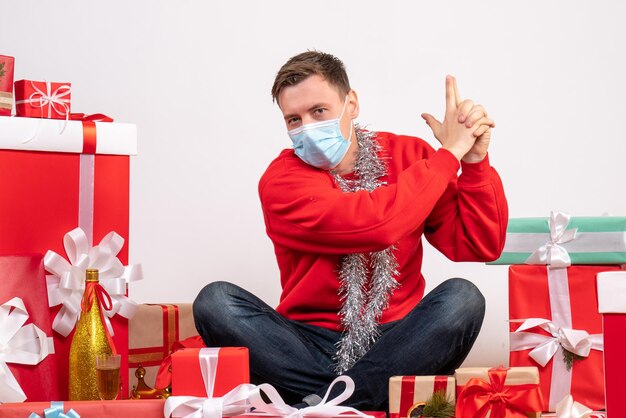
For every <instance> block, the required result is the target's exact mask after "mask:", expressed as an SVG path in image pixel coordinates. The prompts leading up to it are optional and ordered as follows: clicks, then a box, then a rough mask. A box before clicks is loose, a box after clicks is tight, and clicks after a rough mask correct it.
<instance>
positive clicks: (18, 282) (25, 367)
mask: <svg viewBox="0 0 626 418" xmlns="http://www.w3.org/2000/svg"><path fill="white" fill-rule="evenodd" d="M0 283H2V286H0V305H4V306H5V308H4V309H6V311H5V312H4V313H5V314H7V313H9V311H12V312H15V309H17V308H9V305H5V304H6V303H7V302H9V301H10V300H12V299H14V298H19V299H20V300H21V301H22V303H23V305H24V308H25V310H26V315H27V317H26V318H24V319H25V320H26V322H24V324H23V325H21V324H19V323H17V324H13V325H12V326H9V325H8V324H7V323H8V322H11V321H10V320H9V318H8V317H6V316H2V315H0V316H1V321H0V345H4V347H3V349H2V351H0V366H1V365H2V364H3V363H5V364H6V365H8V373H7V370H6V369H5V370H4V372H0V403H2V402H7V401H12V402H19V401H21V400H23V396H24V395H25V397H26V399H27V400H29V401H44V400H48V399H57V398H59V396H60V390H59V384H58V381H57V379H56V377H57V376H58V373H57V362H56V359H55V355H54V354H48V355H47V356H46V357H45V358H43V360H41V361H40V362H39V363H38V364H32V363H33V361H29V360H28V358H24V351H23V350H24V349H25V347H29V346H30V347H33V345H32V344H28V346H26V345H24V343H23V341H22V342H21V343H18V344H11V343H9V341H7V340H8V339H9V338H12V337H17V339H21V338H24V334H20V335H18V334H17V333H16V332H17V329H18V328H23V327H31V328H32V325H28V324H34V326H36V327H37V328H38V329H39V330H41V331H42V332H43V334H44V335H45V337H44V338H46V337H51V336H52V329H51V327H50V323H51V321H50V308H48V303H47V295H46V292H47V291H46V280H45V276H44V269H43V260H42V257H41V255H23V256H0ZM13 306H15V305H13ZM24 319H23V320H24ZM5 321H7V323H5ZM20 322H21V321H20ZM24 331H26V330H24ZM8 334H11V335H8ZM7 343H9V344H7ZM36 345H37V344H36V343H35V346H36ZM28 351H30V350H28ZM20 357H21V358H20ZM27 357H30V356H27ZM29 363H30V364H29ZM13 379H15V381H13ZM11 381H13V385H11ZM15 384H17V385H19V387H20V388H21V392H23V395H16V392H15V391H14V389H15V388H13V390H12V389H11V386H15ZM16 396H18V397H20V398H21V399H18V398H16ZM1 415H2V414H1V413H0V416H1Z"/></svg>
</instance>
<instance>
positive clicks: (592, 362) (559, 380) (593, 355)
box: [509, 266, 620, 411]
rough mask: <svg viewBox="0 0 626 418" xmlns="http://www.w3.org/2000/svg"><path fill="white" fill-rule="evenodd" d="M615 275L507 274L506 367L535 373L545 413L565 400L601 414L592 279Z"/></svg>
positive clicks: (527, 270) (565, 271)
mask: <svg viewBox="0 0 626 418" xmlns="http://www.w3.org/2000/svg"><path fill="white" fill-rule="evenodd" d="M619 269H620V267H619V266H572V267H568V268H552V267H546V266H511V267H510V268H509V318H510V320H511V323H510V330H511V333H510V348H511V352H510V357H509V359H510V360H509V361H510V365H511V366H537V367H538V368H539V375H540V377H541V390H542V392H543V399H544V407H543V409H544V410H545V411H554V410H555V409H556V404H557V403H558V402H559V401H560V400H562V399H563V398H564V397H565V396H566V395H568V394H572V395H573V397H574V399H575V400H577V401H578V402H580V403H582V404H584V405H587V406H588V407H589V408H592V409H594V410H601V409H604V389H603V386H604V385H603V382H604V378H603V371H602V361H603V360H602V359H603V353H602V318H601V316H600V314H598V306H597V301H596V297H595V295H596V274H597V273H599V272H601V271H607V270H619ZM564 350H567V352H566V351H564ZM569 353H572V354H569ZM574 358H576V359H574Z"/></svg>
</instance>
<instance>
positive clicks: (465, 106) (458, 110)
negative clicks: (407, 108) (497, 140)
mask: <svg viewBox="0 0 626 418" xmlns="http://www.w3.org/2000/svg"><path fill="white" fill-rule="evenodd" d="M422 118H424V120H425V121H426V123H427V124H428V126H429V127H430V129H431V130H432V131H433V135H434V136H435V138H437V140H438V141H439V142H440V143H441V145H442V147H443V148H445V149H447V150H448V151H450V152H451V153H452V154H454V156H455V157H457V159H458V160H461V159H462V160H463V161H465V162H478V161H482V159H483V158H485V156H486V155H487V149H488V147H489V141H490V139H491V131H490V128H493V127H495V123H494V121H493V120H492V119H490V118H489V117H488V116H487V112H486V110H485V109H484V107H483V106H481V105H477V104H474V102H472V101H471V100H464V101H461V98H460V95H459V90H458V87H457V85H456V79H455V78H454V77H452V76H447V77H446V113H445V116H444V120H443V123H442V122H439V121H438V120H437V119H436V118H435V117H434V116H432V115H430V114H428V113H423V114H422Z"/></svg>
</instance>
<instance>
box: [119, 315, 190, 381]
mask: <svg viewBox="0 0 626 418" xmlns="http://www.w3.org/2000/svg"><path fill="white" fill-rule="evenodd" d="M196 335H198V332H197V331H196V327H195V324H194V321H193V312H192V304H191V303H181V304H177V305H172V304H143V305H140V306H139V309H138V310H137V313H136V314H135V316H134V317H133V318H132V319H131V320H130V321H129V322H128V368H129V370H128V376H129V378H128V379H129V382H130V386H131V387H137V383H138V380H137V379H138V378H137V376H136V375H135V373H136V371H137V368H138V367H143V369H144V373H145V375H144V377H143V380H144V382H145V383H146V384H147V385H148V386H149V387H151V388H156V387H157V385H156V376H157V372H158V370H159V366H160V365H161V363H162V362H163V361H164V360H165V358H166V357H167V356H168V355H170V354H171V352H172V347H173V345H174V343H176V342H178V341H180V340H184V339H186V338H188V337H193V336H196Z"/></svg>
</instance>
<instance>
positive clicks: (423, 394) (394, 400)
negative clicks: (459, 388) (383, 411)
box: [389, 376, 456, 418]
mask: <svg viewBox="0 0 626 418" xmlns="http://www.w3.org/2000/svg"><path fill="white" fill-rule="evenodd" d="M455 389H456V388H455V381H454V377H452V376H392V377H391V378H390V379H389V418H406V417H407V416H408V415H409V411H410V410H411V409H412V408H413V407H415V406H416V405H418V404H420V403H426V401H427V400H428V399H429V398H431V397H432V396H433V394H434V393H435V392H442V393H443V394H444V395H445V397H446V398H447V399H448V400H449V401H450V402H454V398H455V396H454V395H455Z"/></svg>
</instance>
